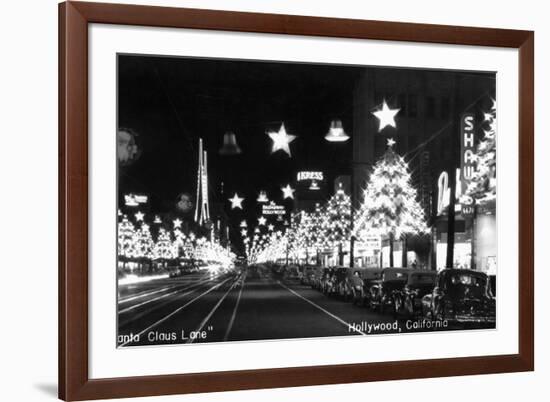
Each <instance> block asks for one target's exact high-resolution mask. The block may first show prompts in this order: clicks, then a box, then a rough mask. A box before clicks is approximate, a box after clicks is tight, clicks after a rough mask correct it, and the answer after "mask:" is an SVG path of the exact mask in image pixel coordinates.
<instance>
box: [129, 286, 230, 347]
mask: <svg viewBox="0 0 550 402" xmlns="http://www.w3.org/2000/svg"><path fill="white" fill-rule="evenodd" d="M229 279H231V278H227V279H226V280H224V281H222V282H220V283H218V284H217V285H214V286H212V287H211V288H210V289H208V290H206V291H204V292H202V293H201V294H200V295H198V296H197V297H195V298H194V299H191V300H190V301H188V302H187V303H185V304H184V305H183V306H181V307H178V308H177V309H175V310H174V311H172V312H171V313H170V314H168V315H167V316H164V317H163V318H161V319H160V320H158V321H157V322H155V323H153V324H151V325H149V326H148V327H147V328H145V329H144V330H143V331H141V332H139V333H138V334H137V335H136V337H141V335H143V334H144V333H146V332H147V331H150V330H152V329H153V328H155V327H157V326H158V325H159V324H162V323H163V322H164V321H166V320H168V319H169V318H170V317H173V316H174V315H176V314H177V313H179V312H180V311H181V310H183V309H184V308H186V307H187V306H189V305H190V304H191V303H193V302H195V301H196V300H198V299H200V298H201V297H203V296H204V295H207V294H208V293H210V292H212V291H213V290H216V289H217V288H219V287H220V286H221V285H223V284H224V283H225V282H227V281H228V280H229ZM129 343H132V340H131V339H130V340H128V341H126V342H124V343H123V344H122V345H119V347H122V346H126V345H127V344H129Z"/></svg>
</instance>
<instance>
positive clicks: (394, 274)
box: [368, 268, 412, 313]
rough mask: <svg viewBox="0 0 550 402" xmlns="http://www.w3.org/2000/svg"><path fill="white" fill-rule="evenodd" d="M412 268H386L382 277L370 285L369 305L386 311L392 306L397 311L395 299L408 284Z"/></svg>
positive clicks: (374, 308) (373, 308) (382, 311)
mask: <svg viewBox="0 0 550 402" xmlns="http://www.w3.org/2000/svg"><path fill="white" fill-rule="evenodd" d="M411 271H412V269H411V268H384V270H383V271H382V277H381V278H380V279H379V280H377V281H374V282H373V284H372V286H371V287H370V295H369V300H368V302H369V303H368V306H369V307H370V308H371V309H372V310H378V311H379V312H381V313H384V312H386V311H387V310H388V308H391V311H392V312H394V313H395V312H396V306H395V301H396V300H397V297H396V296H398V295H400V294H401V292H402V290H403V288H404V287H405V285H406V284H407V281H408V278H409V274H410V273H411Z"/></svg>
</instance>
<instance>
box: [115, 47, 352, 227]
mask: <svg viewBox="0 0 550 402" xmlns="http://www.w3.org/2000/svg"><path fill="white" fill-rule="evenodd" d="M361 70H362V69H361V68H359V67H349V66H336V65H313V64H289V63H280V62H276V63H275V62H264V61H262V62H256V61H253V62H249V61H246V62H245V61H229V60H216V59H195V58H174V57H150V56H147V57H144V56H134V55H120V56H119V57H118V72H119V74H118V77H119V80H118V108H119V114H118V118H119V121H118V125H119V127H127V128H131V129H132V130H134V131H135V132H136V133H137V135H138V137H137V143H138V146H139V149H140V151H141V156H140V158H139V159H138V160H137V161H136V162H135V163H133V164H132V165H130V166H126V167H121V168H120V169H119V200H120V201H119V202H120V204H121V205H120V206H122V204H123V199H122V198H123V197H121V196H122V195H123V194H128V193H143V194H147V195H149V196H150V202H151V210H152V211H154V212H159V213H165V212H168V211H169V210H170V209H172V208H173V205H174V200H175V199H176V197H177V195H178V194H180V193H182V192H188V193H190V194H192V195H193V196H194V195H195V192H196V174H197V160H198V138H199V137H200V138H203V140H204V145H205V149H206V150H207V151H208V158H209V160H208V164H209V166H208V173H209V184H210V197H211V200H212V201H213V202H216V201H218V202H223V203H225V204H224V205H225V208H226V212H227V213H228V215H234V216H232V218H234V220H237V219H240V218H241V217H244V215H243V216H237V215H238V214H239V213H240V211H236V210H233V211H229V208H228V207H229V205H230V204H229V201H227V199H228V198H230V197H232V196H233V194H234V193H235V192H238V194H239V195H240V196H244V197H245V198H246V199H245V202H244V204H243V206H244V207H245V213H246V211H248V213H249V215H248V217H253V216H254V215H255V214H256V213H255V212H254V208H255V207H256V205H257V204H256V201H255V200H256V198H257V195H258V192H259V190H266V191H267V193H268V197H269V198H270V199H273V200H275V201H278V202H279V203H280V202H282V197H281V196H282V193H281V190H280V187H281V186H282V185H286V184H287V183H292V181H293V180H294V179H295V177H296V173H297V172H298V171H300V170H322V171H324V172H325V175H326V176H327V177H328V179H329V180H328V183H329V184H330V183H331V180H332V178H333V177H335V176H337V175H341V174H349V167H346V164H347V163H348V162H349V160H350V158H351V141H348V142H347V143H329V142H327V141H325V139H324V136H325V135H326V133H327V132H328V129H329V125H330V121H331V120H332V119H333V118H338V119H341V120H342V122H343V125H344V129H345V130H346V132H347V133H348V134H350V135H351V133H352V130H353V127H352V124H353V123H352V122H353V118H352V104H353V86H354V83H355V80H356V78H357V77H358V76H359V73H360V71H361ZM283 122H284V124H285V127H286V131H287V133H289V134H292V135H296V136H297V137H298V138H296V139H295V140H294V141H293V142H292V143H291V144H290V149H291V152H292V157H291V158H289V157H288V155H287V154H286V153H284V152H282V151H278V152H276V153H273V154H272V153H271V147H272V144H273V142H272V140H271V139H270V138H269V136H268V135H267V131H278V130H279V127H280V125H281V123H283ZM226 131H232V132H234V133H235V134H236V136H237V142H238V145H239V146H240V148H241V149H242V151H243V152H242V154H240V155H237V156H221V155H219V153H218V150H219V149H220V147H221V146H222V143H223V135H224V133H225V132H226ZM222 182H223V183H224V186H223V189H224V192H223V193H222V185H221V183H222ZM251 206H253V208H250V207H251ZM241 215H242V214H241Z"/></svg>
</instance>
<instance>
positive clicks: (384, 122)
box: [372, 100, 401, 132]
mask: <svg viewBox="0 0 550 402" xmlns="http://www.w3.org/2000/svg"><path fill="white" fill-rule="evenodd" d="M400 110H401V109H390V108H389V107H388V104H387V103H386V100H384V103H383V104H382V109H380V110H377V111H376V112H372V114H373V115H375V116H376V117H377V118H378V120H380V125H379V126H378V132H380V131H382V130H383V129H384V128H385V127H386V126H392V127H394V128H395V115H396V114H397V113H399V111H400Z"/></svg>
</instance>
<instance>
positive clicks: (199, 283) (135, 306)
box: [118, 278, 216, 314]
mask: <svg viewBox="0 0 550 402" xmlns="http://www.w3.org/2000/svg"><path fill="white" fill-rule="evenodd" d="M213 279H216V278H213ZM210 281H211V279H205V280H204V281H200V282H196V283H193V284H192V285H189V286H186V287H184V288H183V289H178V290H175V291H173V292H170V293H165V294H163V295H161V296H159V297H155V298H153V299H149V300H145V301H143V302H141V303H138V304H134V305H133V306H130V307H126V308H125V309H122V310H120V311H119V312H118V313H119V314H124V313H127V312H128V311H131V310H134V309H136V308H138V307H141V306H144V305H146V304H149V303H152V302H154V301H157V300H160V299H164V298H165V297H168V296H171V295H173V294H176V293H179V292H181V291H184V290H187V289H191V288H193V287H198V286H200V285H202V284H203V283H206V282H210ZM181 286H184V285H181ZM189 293H191V292H186V293H184V294H183V295H182V296H185V295H187V294H189Z"/></svg>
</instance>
